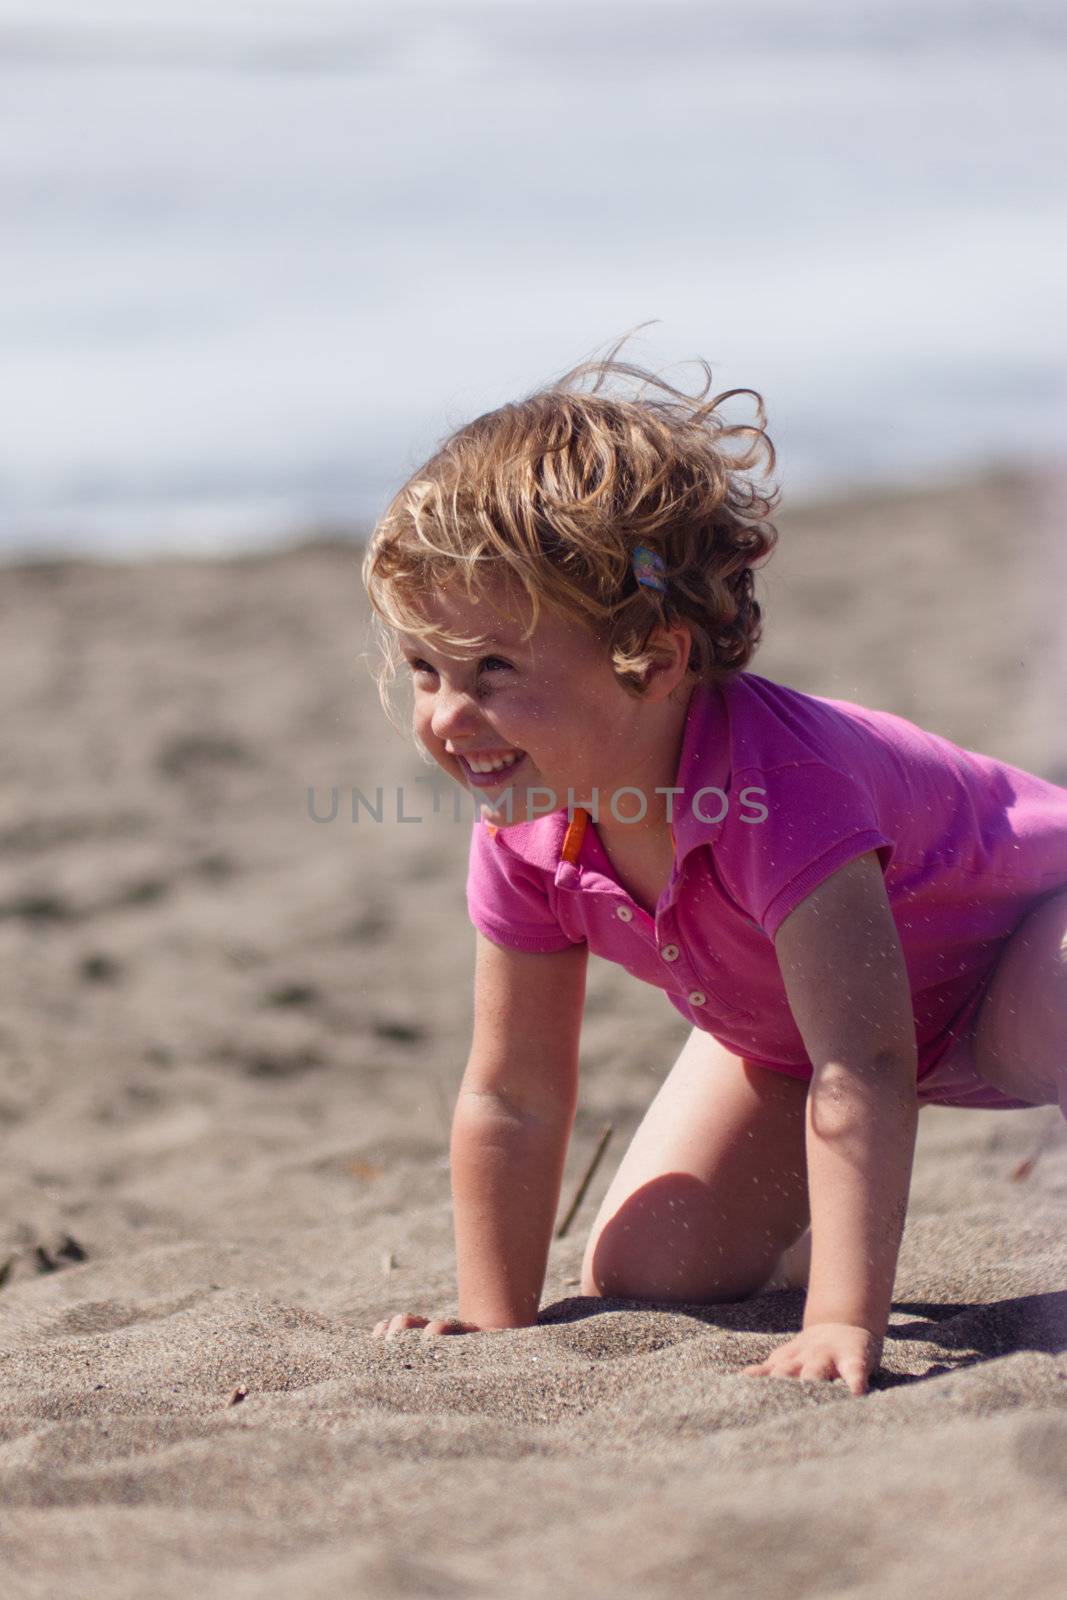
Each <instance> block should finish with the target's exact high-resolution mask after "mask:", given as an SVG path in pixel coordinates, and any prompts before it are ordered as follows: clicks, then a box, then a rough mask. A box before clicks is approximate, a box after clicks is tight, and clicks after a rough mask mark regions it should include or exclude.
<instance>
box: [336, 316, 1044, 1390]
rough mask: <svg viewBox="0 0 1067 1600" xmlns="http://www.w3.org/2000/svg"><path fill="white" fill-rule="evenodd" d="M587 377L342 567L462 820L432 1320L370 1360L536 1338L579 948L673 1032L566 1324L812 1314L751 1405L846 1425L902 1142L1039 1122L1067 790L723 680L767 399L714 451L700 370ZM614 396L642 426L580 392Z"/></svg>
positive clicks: (862, 1384) (902, 1200)
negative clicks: (662, 1316) (814, 1397)
mask: <svg viewBox="0 0 1067 1600" xmlns="http://www.w3.org/2000/svg"><path fill="white" fill-rule="evenodd" d="M618 348H619V346H618V345H616V347H615V349H614V350H613V351H612V352H611V355H610V356H609V357H608V358H607V359H605V360H604V361H601V362H595V363H589V364H586V365H583V366H579V367H577V368H576V369H574V370H573V371H572V372H571V373H568V374H567V375H566V377H565V378H563V379H562V380H560V382H559V383H558V384H555V385H553V386H551V387H549V388H547V389H545V390H543V391H541V392H538V393H535V394H534V395H532V396H531V397H530V398H528V399H526V400H523V401H521V402H519V403H518V404H514V405H506V406H502V407H501V408H500V409H499V410H497V411H494V412H492V413H490V414H488V415H486V416H483V417H479V418H478V419H477V420H476V421H474V422H472V423H470V424H469V425H468V426H467V427H465V428H462V429H461V430H460V431H459V432H458V433H457V434H455V436H454V437H452V438H450V439H449V440H448V441H447V442H446V443H445V444H444V445H443V446H442V448H441V449H440V450H439V451H438V452H437V454H435V455H434V456H433V458H432V459H431V460H430V461H429V462H428V463H427V464H426V465H425V467H423V468H422V469H421V470H420V471H419V472H417V473H416V474H415V475H414V477H413V478H412V479H411V480H410V481H409V482H408V483H407V484H406V485H405V487H404V488H403V489H402V490H401V491H400V492H399V493H398V495H397V496H396V497H395V499H394V500H393V502H392V504H391V506H390V507H389V509H388V511H387V512H386V514H385V516H384V517H383V519H382V520H381V522H380V523H379V525H378V527H377V528H376V529H375V532H374V535H373V538H372V541H371V543H370V546H369V549H368V552H367V557H366V561H365V565H364V580H365V583H366V586H367V589H368V593H369V595H370V599H371V602H372V605H373V608H374V611H375V613H376V626H377V629H378V633H379V637H380V639H381V642H382V645H383V648H384V660H383V667H382V671H381V673H380V676H379V686H380V688H381V690H382V694H383V700H384V701H385V703H386V709H387V710H389V702H388V692H387V691H388V689H389V686H390V684H391V683H392V681H393V679H394V678H395V676H396V673H397V670H398V669H399V668H400V667H401V664H402V662H403V663H407V668H406V670H407V671H408V672H410V675H411V679H412V681H413V686H414V731H415V735H416V738H417V740H418V742H419V744H420V745H421V746H422V747H423V749H424V750H425V751H426V752H428V754H429V756H430V757H432V758H433V760H434V761H435V762H437V763H438V764H439V765H440V766H441V767H442V768H443V769H444V771H445V772H447V773H448V775H449V777H451V778H453V779H454V780H455V781H456V783H457V784H459V785H461V786H462V787H463V788H464V789H465V790H467V791H469V792H470V793H472V794H473V795H474V796H476V797H477V801H478V802H480V806H481V808H482V814H481V816H480V817H479V816H478V815H477V807H476V808H475V814H476V821H475V825H474V828H473V832H472V836H471V850H470V869H469V878H468V891H467V896H468V906H469V912H470V917H471V920H472V921H473V923H474V926H475V928H476V930H477V935H476V945H477V953H476V967H475V1007H474V1033H473V1043H472V1047H471V1052H470V1057H469V1060H468V1063H467V1067H466V1071H465V1074H464V1077H463V1081H462V1085H461V1088H460V1092H459V1097H458V1101H457V1104H456V1109H455V1115H454V1121H453V1128H452V1144H451V1172H452V1191H453V1202H454V1213H455V1236H456V1250H457V1260H458V1276H459V1317H458V1318H455V1319H436V1320H431V1319H429V1318H427V1317H424V1316H421V1315H414V1314H399V1315H395V1316H392V1317H390V1318H387V1319H384V1320H383V1321H381V1322H379V1323H378V1324H377V1326H376V1327H375V1329H374V1332H375V1334H377V1335H386V1336H391V1335H392V1334H393V1333H395V1332H397V1331H398V1330H400V1329H402V1328H412V1327H421V1328H423V1329H424V1334H425V1335H430V1336H432V1335H435V1334H438V1333H470V1332H477V1331H480V1330H491V1329H499V1328H509V1327H524V1326H528V1325H530V1324H533V1323H535V1322H536V1320H537V1314H538V1306H539V1303H540V1295H541V1290H542V1286H543V1283H544V1276H545V1270H546V1266H547V1259H548V1251H549V1245H550V1241H551V1237H552V1229H553V1222H554V1218H555V1214H556V1209H557V1205H558V1201H559V1195H560V1187H561V1182H562V1174H563V1166H564V1158H565V1155H566V1151H567V1145H568V1140H569V1137H570V1132H571V1128H572V1124H573V1119H574V1115H575V1109H576V1103H577V1096H578V1057H579V1036H580V1032H581V1022H582V1010H583V1003H584V994H585V979H586V963H587V958H588V953H589V951H590V950H592V951H594V952H595V953H596V954H598V955H601V956H604V957H606V958H607V959H608V960H610V961H615V962H618V963H619V964H620V965H621V966H624V967H626V968H627V969H628V970H629V971H630V972H632V973H634V974H636V976H638V977H639V978H641V979H643V980H644V981H645V982H646V983H650V984H652V985H654V986H656V987H657V988H660V989H663V990H664V991H665V992H666V994H667V996H668V998H669V1000H670V1002H671V1004H672V1005H674V1006H675V1007H676V1008H677V1010H678V1011H680V1012H681V1014H682V1015H683V1016H684V1017H685V1018H686V1020H687V1021H688V1022H689V1023H690V1024H691V1025H692V1032H691V1033H690V1035H689V1039H688V1041H687V1043H686V1045H685V1047H684V1049H683V1050H682V1052H681V1055H680V1056H679V1058H678V1060H677V1062H676V1063H675V1065H674V1067H673V1069H672V1070H671V1072H670V1073H669V1075H668V1077H667V1078H666V1080H665V1081H664V1083H663V1084H662V1087H661V1088H660V1090H659V1093H658V1094H657V1095H656V1097H655V1099H654V1100H653V1102H652V1104H651V1106H650V1107H649V1110H648V1112H647V1114H646V1116H645V1119H644V1121H643V1122H642V1124H641V1126H640V1127H639V1129H638V1130H637V1133H636V1135H635V1137H634V1139H633V1142H632V1144H631V1145H630V1147H629V1149H628V1151H627V1152H626V1155H625V1156H624V1158H623V1160H622V1162H621V1165H620V1166H619V1169H618V1171H617V1173H616V1174H615V1177H614V1180H613V1182H612V1183H611V1186H610V1188H609V1190H608V1193H607V1195H606V1196H605V1199H604V1203H603V1205H602V1206H601V1208H600V1212H599V1214H598V1216H597V1218H596V1221H595V1223H594V1225H593V1229H592V1233H591V1235H590V1238H589V1242H588V1247H587V1249H586V1252H585V1259H584V1263H583V1267H582V1277H581V1293H582V1294H583V1295H602V1296H623V1297H627V1298H637V1299H642V1300H650V1301H658V1302H661V1303H662V1302H682V1303H694V1302H697V1303H706V1302H715V1301H730V1300H739V1299H742V1298H745V1297H746V1296H750V1295H754V1294H758V1293H760V1292H761V1291H762V1290H765V1289H768V1288H772V1287H782V1286H789V1285H793V1286H796V1287H804V1286H806V1288H807V1297H806V1303H805V1310H804V1317H803V1326H802V1329H801V1331H800V1332H799V1333H798V1334H797V1336H796V1337H795V1338H792V1339H789V1340H788V1341H787V1342H786V1343H785V1344H783V1345H781V1346H780V1347H779V1348H778V1349H776V1350H775V1351H774V1352H773V1353H772V1354H771V1355H770V1357H769V1358H768V1359H767V1360H766V1361H764V1362H762V1363H759V1364H758V1365H755V1366H751V1367H746V1368H745V1369H744V1372H745V1373H746V1374H750V1375H756V1376H774V1377H799V1378H826V1379H834V1378H838V1377H839V1378H842V1379H843V1380H844V1381H845V1382H846V1384H847V1385H848V1387H849V1389H850V1390H851V1391H852V1393H854V1394H861V1393H863V1392H865V1391H866V1389H867V1385H868V1378H869V1375H870V1373H871V1372H872V1371H873V1370H874V1369H875V1367H876V1366H877V1365H878V1362H879V1359H880V1356H881V1351H882V1344H883V1339H884V1335H885V1330H886V1324H887V1320H888V1316H889V1311H890V1306H891V1300H892V1291H893V1279H894V1273H895V1270H896V1263H897V1254H898V1249H899V1245H900V1239H901V1234H902V1230H903V1225H904V1218H905V1212H906V1209H907V1198H908V1186H909V1180H910V1175H911V1166H912V1156H913V1152H914V1143H915V1132H916V1122H917V1116H918V1109H919V1107H920V1105H921V1104H924V1103H925V1104H935V1105H950V1106H981V1107H987V1108H997V1107H1002V1108H1012V1107H1022V1106H1040V1105H1046V1104H1059V1106H1060V1108H1061V1110H1062V1111H1063V1112H1064V1115H1065V1116H1067V956H1065V950H1067V790H1065V789H1062V788H1059V787H1057V786H1056V785H1055V784H1052V783H1047V782H1044V781H1043V780H1041V779H1040V778H1037V777H1035V776H1032V775H1031V774H1030V773H1028V772H1023V771H1020V770H1019V769H1018V768H1016V767H1012V766H1008V765H1006V764H1004V763H1003V762H999V761H993V760H990V759H989V758H987V757H985V756H981V755H977V754H974V753H973V752H971V751H968V750H963V749H961V748H959V747H958V746H956V745H954V744H952V743H950V742H949V741H948V740H947V739H943V738H940V737H938V736H937V735H935V734H932V733H927V732H925V731H923V730H922V729H921V728H918V727H916V726H915V725H914V724H912V723H910V722H906V721H905V720H904V719H903V718H901V717H897V716H893V715H890V714H888V713H886V712H881V711H871V710H868V709H866V708H865V707H862V706H858V705H853V704H851V703H848V702H845V701H838V700H828V699H824V698H822V697H820V696H816V695H808V694H802V693H800V692H798V691H797V690H794V689H789V688H786V687H785V686H784V685H780V684H776V683H772V682H770V681H769V680H768V679H766V678H763V677H760V676H758V675H757V674H755V673H751V672H748V671H746V670H745V668H746V667H747V665H748V662H749V660H750V658H751V656H752V654H753V651H754V649H755V647H756V644H757V642H758V639H759V636H760V607H759V605H758V603H757V601H756V600H755V598H754V595H753V567H754V565H755V564H756V563H757V562H759V561H760V560H761V559H762V558H763V557H765V556H766V555H767V554H768V553H769V552H770V550H771V548H772V547H773V544H774V542H775V539H776V537H777V535H776V533H775V531H774V528H773V527H772V526H771V525H770V524H769V523H768V522H767V517H768V515H769V513H770V512H771V511H772V510H773V509H774V508H775V504H776V501H777V498H778V492H777V491H776V490H775V491H771V492H768V493H761V492H760V491H759V489H758V488H757V487H756V485H755V484H754V483H753V481H752V479H751V478H749V477H747V476H746V475H745V473H746V471H747V469H749V468H752V467H753V466H755V465H757V464H758V463H759V461H760V457H761V454H763V453H765V454H766V456H767V466H766V469H765V471H766V472H770V471H771V470H773V467H774V460H775V458H774V450H773V447H772V445H771V443H770V440H769V438H768V436H767V434H766V431H765V427H764V422H765V418H764V413H763V407H762V402H761V400H760V397H759V396H758V395H755V394H754V391H751V390H739V391H730V393H744V394H752V395H753V396H754V398H755V400H756V404H757V412H758V422H757V424H755V425H750V426H748V427H742V426H740V425H733V426H730V425H727V424H726V422H725V421H724V420H723V418H722V417H721V416H720V415H719V414H718V407H719V405H720V404H721V402H722V401H723V400H725V399H727V398H728V397H729V395H728V394H727V395H719V396H717V397H716V398H715V399H713V400H710V401H706V402H705V399H704V397H705V396H706V394H707V390H708V387H709V385H710V381H711V373H710V369H708V368H707V366H706V364H704V363H702V365H703V366H704V370H705V372H706V374H707V383H706V384H705V386H704V390H703V392H702V393H701V395H699V396H698V397H695V398H694V397H691V396H687V395H684V394H682V393H681V392H680V391H678V390H676V389H674V388H673V387H671V386H670V385H669V384H666V383H664V382H663V381H662V380H659V379H657V378H655V377H654V376H653V375H651V374H649V373H646V372H644V371H642V370H641V369H640V368H637V367H634V366H631V365H628V364H624V363H621V362H616V361H615V360H613V359H612V357H614V355H616V354H617V352H618ZM589 373H592V374H595V376H596V380H597V381H596V383H595V384H594V386H593V388H592V390H590V391H588V392H587V391H584V390H582V388H581V387H580V379H581V378H582V377H584V376H585V375H586V374H589ZM612 375H619V376H629V377H638V378H641V379H643V380H644V390H642V391H640V392H639V393H638V394H637V395H635V396H633V397H630V398H619V397H612V396H610V395H609V394H607V393H602V392H601V390H602V387H603V383H604V380H605V379H606V378H608V377H610V376H612ZM649 387H652V388H653V389H654V390H658V391H659V393H654V394H653V395H652V396H651V397H649V395H648V394H647V393H646V392H645V391H647V390H648V389H649ZM739 441H740V442H745V443H746V444H747V448H745V449H743V450H740V451H739V452H736V451H735V447H736V446H737V444H738V442H739ZM809 1223H810V1232H809V1231H808V1229H809Z"/></svg>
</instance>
